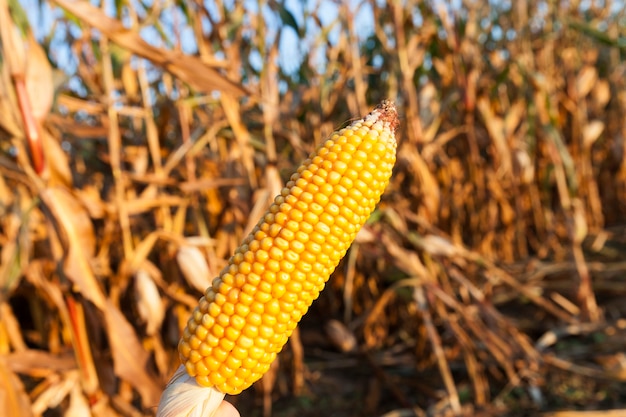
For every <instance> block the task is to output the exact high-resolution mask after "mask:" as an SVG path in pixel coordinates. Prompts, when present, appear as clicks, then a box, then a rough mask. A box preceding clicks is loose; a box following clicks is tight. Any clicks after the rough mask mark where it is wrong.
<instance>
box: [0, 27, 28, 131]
mask: <svg viewBox="0 0 626 417" xmlns="http://www.w3.org/2000/svg"><path fill="white" fill-rule="evenodd" d="M0 26H1V25H0ZM17 109H18V105H17V98H16V97H15V91H14V90H13V88H12V87H11V77H10V75H9V70H8V66H7V65H4V64H3V63H1V62H0V127H1V128H2V129H4V130H6V131H7V132H8V133H9V135H11V136H15V137H20V136H22V135H23V134H22V125H21V122H20V115H19V113H18V112H17Z"/></svg>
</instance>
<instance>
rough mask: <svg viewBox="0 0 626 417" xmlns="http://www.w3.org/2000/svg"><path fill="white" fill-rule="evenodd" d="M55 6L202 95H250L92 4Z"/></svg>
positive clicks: (65, 2)
mask: <svg viewBox="0 0 626 417" xmlns="http://www.w3.org/2000/svg"><path fill="white" fill-rule="evenodd" d="M54 2H55V3H56V4H58V5H59V6H61V7H62V8H64V9H65V10H67V11H68V12H69V13H71V14H73V15H75V16H76V17H77V18H78V20H79V21H81V22H84V23H86V24H88V25H91V26H93V27H94V28H96V29H98V30H99V31H100V32H102V34H103V35H104V36H107V37H108V38H110V39H111V40H112V41H113V42H115V43H116V44H118V45H119V46H121V47H123V48H126V49H128V50H129V51H130V52H132V53H134V54H137V55H139V56H141V57H143V58H146V59H148V60H150V61H151V62H152V63H154V64H156V65H160V66H162V67H163V68H165V69H166V70H168V71H169V72H171V73H172V74H174V75H175V76H177V77H178V78H180V79H181V80H183V81H184V82H186V83H189V84H190V85H192V86H193V87H194V88H196V89H198V90H200V91H204V92H207V93H210V92H212V91H215V90H217V91H221V92H223V93H226V94H231V95H233V96H235V97H240V96H242V95H246V94H249V92H248V91H246V89H244V88H243V87H242V86H241V85H239V84H237V83H235V82H233V81H231V80H229V79H228V78H226V77H225V76H224V75H222V74H221V73H220V72H218V71H217V70H215V69H214V68H212V67H210V66H208V65H206V64H205V63H204V61H202V60H201V59H199V58H197V57H194V56H191V55H184V54H182V53H180V52H174V51H169V50H167V49H162V48H157V47H154V46H152V45H150V44H148V43H147V42H146V41H144V40H143V39H142V38H141V36H140V34H139V33H138V32H133V31H131V30H129V29H126V28H125V27H124V25H123V24H122V23H121V22H120V21H118V20H115V19H112V18H110V17H109V16H107V15H106V14H104V12H103V11H102V10H101V9H99V8H97V7H94V6H92V5H91V4H90V3H89V2H84V1H80V2H74V1H69V0H54Z"/></svg>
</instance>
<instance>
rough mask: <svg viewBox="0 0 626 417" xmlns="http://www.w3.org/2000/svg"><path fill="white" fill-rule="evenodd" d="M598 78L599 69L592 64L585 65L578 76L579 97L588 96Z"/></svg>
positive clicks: (577, 89) (577, 90) (577, 88)
mask: <svg viewBox="0 0 626 417" xmlns="http://www.w3.org/2000/svg"><path fill="white" fill-rule="evenodd" d="M597 80H598V70H596V68H595V67H592V66H590V65H587V66H585V67H584V68H583V69H581V70H580V72H579V73H578V77H577V78H576V92H577V93H578V97H579V98H585V97H587V94H589V92H590V91H591V89H592V88H593V86H594V85H595V84H596V81H597Z"/></svg>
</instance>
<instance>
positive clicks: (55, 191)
mask: <svg viewBox="0 0 626 417" xmlns="http://www.w3.org/2000/svg"><path fill="white" fill-rule="evenodd" d="M41 198H42V200H43V202H44V204H45V205H46V206H47V207H48V208H49V209H50V212H51V213H52V215H53V216H54V220H55V221H56V224H57V225H58V227H59V232H60V233H61V234H62V238H63V239H64V241H65V242H64V243H65V245H64V246H65V254H64V260H63V270H64V272H65V274H66V275H67V277H68V278H69V279H70V280H71V281H72V283H73V284H74V285H75V286H76V288H77V290H78V291H79V292H80V293H81V294H82V295H83V296H84V297H85V298H87V299H88V300H90V301H91V302H92V303H94V305H96V307H98V308H99V309H100V310H104V306H105V297H104V294H103V292H102V289H101V287H100V284H99V283H98V281H97V280H96V277H95V275H94V273H93V270H92V268H91V265H90V263H89V262H90V260H91V259H92V258H93V256H94V252H95V236H94V231H93V225H92V223H91V219H90V218H89V215H88V214H87V211H86V210H85V208H84V207H83V206H82V205H81V204H80V203H79V201H78V200H77V199H76V198H75V197H74V196H73V195H72V194H70V192H69V191H68V190H67V189H65V188H61V187H51V188H47V189H45V190H43V191H42V192H41Z"/></svg>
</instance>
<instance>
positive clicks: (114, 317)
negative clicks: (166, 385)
mask: <svg viewBox="0 0 626 417" xmlns="http://www.w3.org/2000/svg"><path fill="white" fill-rule="evenodd" d="M104 312H105V317H106V325H107V335H108V337H109V343H110V345H111V353H112V355H113V364H114V371H115V375H117V376H118V377H120V378H122V379H124V380H125V381H128V383H130V384H131V385H132V386H133V388H135V389H136V390H137V391H138V392H139V394H140V396H141V402H142V404H143V406H144V407H155V406H156V405H157V404H158V402H159V397H160V396H161V384H159V383H158V382H157V381H156V378H155V376H154V375H151V374H150V373H149V372H148V370H147V369H148V360H149V356H148V353H147V352H146V351H145V350H144V349H143V347H142V345H141V342H140V341H139V339H138V338H137V335H136V334H135V330H134V329H133V326H131V325H130V323H129V322H128V321H127V320H126V318H125V317H124V315H123V314H122V313H121V312H120V311H119V310H118V309H117V308H116V307H115V306H114V305H113V304H112V303H111V302H110V301H107V302H106V304H105V310H104Z"/></svg>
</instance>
